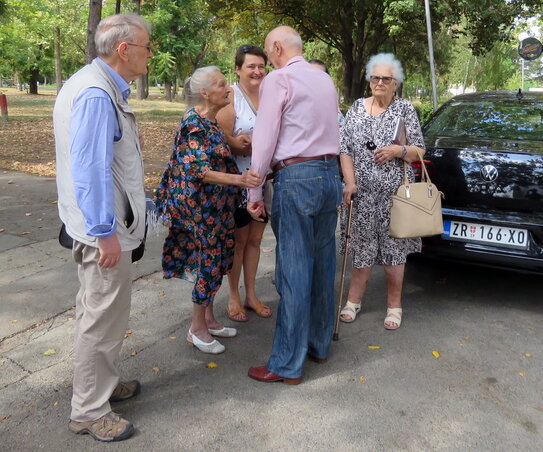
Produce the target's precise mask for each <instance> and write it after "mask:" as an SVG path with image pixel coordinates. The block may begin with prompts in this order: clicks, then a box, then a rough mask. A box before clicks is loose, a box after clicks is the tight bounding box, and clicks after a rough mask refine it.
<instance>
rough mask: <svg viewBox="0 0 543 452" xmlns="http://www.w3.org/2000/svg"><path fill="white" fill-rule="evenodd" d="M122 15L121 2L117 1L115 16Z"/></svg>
mask: <svg viewBox="0 0 543 452" xmlns="http://www.w3.org/2000/svg"><path fill="white" fill-rule="evenodd" d="M120 13H121V0H116V1H115V14H120Z"/></svg>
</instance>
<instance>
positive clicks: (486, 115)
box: [425, 100, 543, 141]
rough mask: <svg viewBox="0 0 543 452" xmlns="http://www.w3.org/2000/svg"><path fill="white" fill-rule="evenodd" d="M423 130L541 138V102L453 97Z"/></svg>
mask: <svg viewBox="0 0 543 452" xmlns="http://www.w3.org/2000/svg"><path fill="white" fill-rule="evenodd" d="M425 134H426V135H431V136H444V137H478V138H498V139H505V140H533V141H541V140H543V104H541V103H526V102H524V103H521V102H519V101H488V100H483V101H469V102H466V101H457V102H453V103H451V104H449V105H447V106H446V107H445V108H443V109H442V110H441V112H440V113H439V114H438V115H437V116H435V117H434V118H433V119H432V120H431V122H430V123H429V124H428V125H427V126H426V128H425Z"/></svg>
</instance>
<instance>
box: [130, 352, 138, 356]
mask: <svg viewBox="0 0 543 452" xmlns="http://www.w3.org/2000/svg"><path fill="white" fill-rule="evenodd" d="M137 354H138V352H132V353H130V356H136V355H137Z"/></svg>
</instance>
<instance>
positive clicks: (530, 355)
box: [524, 353, 532, 358]
mask: <svg viewBox="0 0 543 452" xmlns="http://www.w3.org/2000/svg"><path fill="white" fill-rule="evenodd" d="M524 356H526V358H531V357H532V354H531V353H524Z"/></svg>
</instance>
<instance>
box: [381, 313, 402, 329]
mask: <svg viewBox="0 0 543 452" xmlns="http://www.w3.org/2000/svg"><path fill="white" fill-rule="evenodd" d="M387 322H390V323H395V324H396V326H390V325H387ZM401 324H402V308H387V316H386V317H385V321H384V325H385V328H386V329H387V330H397V329H398V328H400V325H401Z"/></svg>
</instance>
